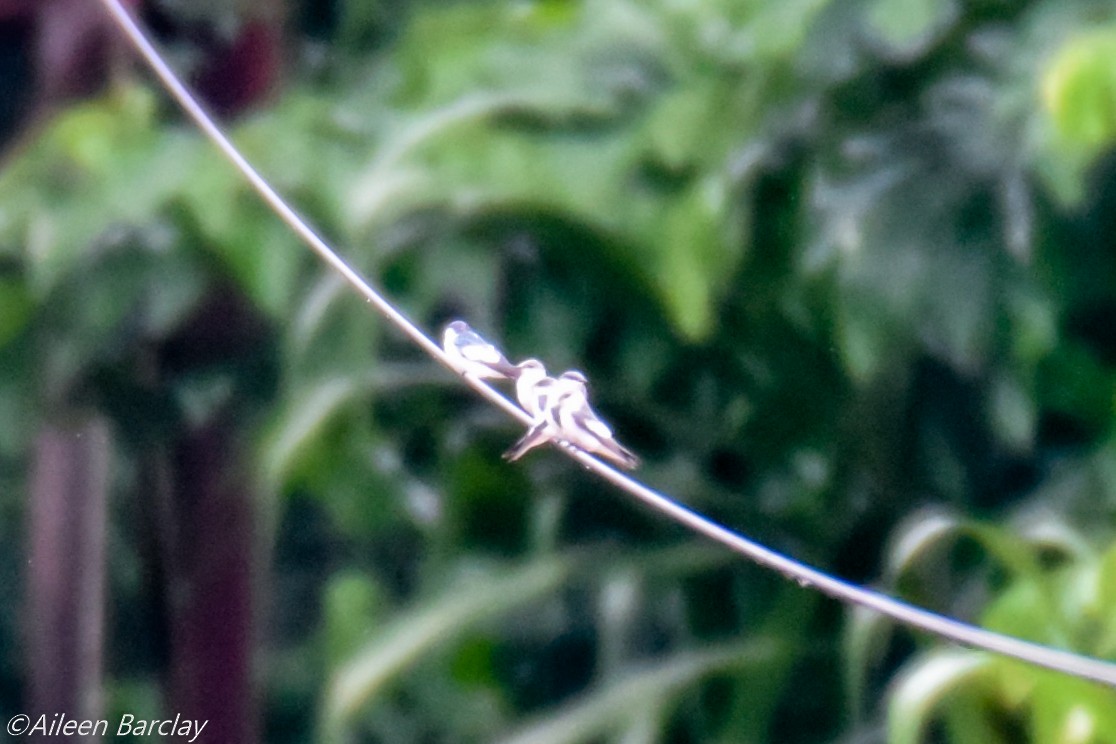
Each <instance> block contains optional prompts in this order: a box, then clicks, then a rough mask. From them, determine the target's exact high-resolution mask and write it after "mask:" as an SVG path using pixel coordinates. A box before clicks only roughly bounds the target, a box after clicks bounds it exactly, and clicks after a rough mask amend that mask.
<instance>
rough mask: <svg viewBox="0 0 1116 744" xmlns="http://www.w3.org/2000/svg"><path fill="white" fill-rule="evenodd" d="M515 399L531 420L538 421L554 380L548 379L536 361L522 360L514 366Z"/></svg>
mask: <svg viewBox="0 0 1116 744" xmlns="http://www.w3.org/2000/svg"><path fill="white" fill-rule="evenodd" d="M515 367H516V372H515V374H514V375H512V376H513V377H515V397H516V400H518V401H519V405H520V407H522V408H523V410H524V411H526V412H527V413H528V414H530V416H531V418H534V419H538V418H539V415H540V413H541V412H542V411H543V410H545V409H546V407H547V398H548V396H549V394H550V391H551V387H552V386H553V384H554V382H555V380H554V378H552V377H548V376H547V374H546V367H544V366H543V363H542V362H540V361H539V360H538V359H524V360H523V361H522V362H520V363H519V364H517V365H515Z"/></svg>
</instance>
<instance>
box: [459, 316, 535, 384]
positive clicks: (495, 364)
mask: <svg viewBox="0 0 1116 744" xmlns="http://www.w3.org/2000/svg"><path fill="white" fill-rule="evenodd" d="M442 348H443V349H444V350H445V352H446V355H447V356H448V357H449V358H450V361H451V362H453V366H454V367H456V368H457V369H458V371H460V372H462V373H463V374H466V375H472V376H473V377H477V378H480V379H482V380H507V379H512V378H514V377H515V376H516V375H518V374H519V369H518V368H517V367H516V366H515V365H514V364H512V363H511V362H509V361H508V360H507V357H505V356H504V355H503V353H502V352H501V351H500V350H499V349H497V348H496V347H495V346H493V345H492V344H490V343H489V342H487V341H485V340H484V339H483V338H481V336H480V334H478V333H477V332H476V331H474V330H473V329H472V328H470V327H469V324H468V323H466V322H465V321H463V320H455V321H453V322H452V323H450V324H449V325H447V326H446V330H445V331H444V332H443V334H442Z"/></svg>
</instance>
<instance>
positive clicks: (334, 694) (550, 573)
mask: <svg viewBox="0 0 1116 744" xmlns="http://www.w3.org/2000/svg"><path fill="white" fill-rule="evenodd" d="M572 567H573V564H572V561H571V560H570V559H568V558H555V557H550V558H545V559H540V560H538V561H535V562H533V563H528V564H527V565H525V566H523V567H521V568H517V569H514V570H512V571H506V572H484V573H483V574H482V575H477V576H472V577H466V578H464V579H463V580H460V581H456V582H453V583H452V584H451V585H450V586H449V587H447V589H446V590H445V591H444V592H443V593H442V594H440V595H438V596H435V597H431V598H429V599H427V600H426V601H424V602H422V603H420V604H419V605H418V606H416V607H413V608H410V609H408V610H406V611H404V612H403V613H402V614H401V615H399V616H398V617H396V618H395V619H394V620H393V621H392V622H391V623H390V624H389V625H387V626H386V627H384V628H383V629H382V632H380V633H379V634H378V635H377V637H376V638H375V639H374V640H372V641H371V642H370V643H369V644H367V645H366V646H365V648H364V649H362V650H361V651H360V652H358V653H357V654H356V655H355V656H354V657H353V658H351V659H350V660H349V661H348V662H347V663H345V664H344V665H343V666H342V667H341V668H340V669H338V670H337V671H336V672H335V673H334V675H333V678H332V681H331V682H330V685H329V689H328V691H327V692H326V696H325V701H324V706H325V714H324V715H325V719H324V726H325V730H326V731H327V732H332V734H334V735H339V734H340V732H341V731H342V730H343V729H344V727H345V725H346V721H347V720H348V719H349V718H350V717H351V716H352V715H353V714H354V713H355V712H356V711H357V710H359V709H360V707H361V706H363V705H365V704H366V703H367V702H368V701H369V700H371V699H372V698H374V697H375V696H376V695H377V694H379V693H380V691H381V690H382V689H383V688H384V686H385V685H387V684H388V683H389V682H390V681H391V680H392V679H393V678H394V677H395V676H396V675H398V674H400V673H401V672H403V670H405V669H407V668H408V667H409V666H411V665H412V664H414V663H415V662H416V661H417V660H418V659H419V658H421V657H422V656H424V655H425V654H428V653H430V652H431V651H433V650H435V649H437V648H442V647H444V646H445V645H446V644H447V643H449V642H450V641H452V640H453V639H455V638H458V637H460V636H461V635H462V634H463V633H464V632H466V631H467V630H469V629H470V628H473V627H475V626H476V625H477V624H478V623H480V622H482V621H484V620H488V619H490V618H494V617H499V616H500V615H503V614H505V613H507V612H509V611H511V610H513V609H515V608H517V607H520V606H522V605H524V604H527V603H530V602H533V601H536V600H538V599H539V598H541V597H543V596H545V595H547V594H549V593H551V592H553V591H554V590H556V589H558V588H559V587H560V586H561V585H562V584H563V583H564V582H565V581H566V579H567V577H568V576H569V574H570V571H571V569H572ZM330 738H333V737H330Z"/></svg>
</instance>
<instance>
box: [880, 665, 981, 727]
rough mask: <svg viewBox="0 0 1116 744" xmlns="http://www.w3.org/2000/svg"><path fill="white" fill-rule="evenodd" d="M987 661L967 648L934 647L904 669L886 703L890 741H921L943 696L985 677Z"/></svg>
mask: <svg viewBox="0 0 1116 744" xmlns="http://www.w3.org/2000/svg"><path fill="white" fill-rule="evenodd" d="M990 663H991V660H990V659H989V658H988V657H986V656H983V655H981V654H976V653H973V652H971V651H938V652H935V653H930V654H925V655H924V656H923V657H922V658H921V659H919V661H917V662H916V663H914V664H912V665H911V666H909V667H908V668H907V669H905V670H904V672H903V674H902V676H901V677H900V678H899V679H897V680H896V682H895V688H894V690H893V691H892V693H891V696H890V700H889V704H888V713H887V732H888V741H889V742H890V744H921V742H923V741H924V738H923V735H924V733H925V732H926V731H927V730H928V727H929V726H930V724H931V722H932V721H933V720H934V719H935V717H937V716H938V715H940V713H941V711H940V708H939V706H940V705H941V704H942V702H943V700H945V699H946V698H947V697H948V696H949V695H951V694H955V693H960V692H961V691H962V690H964V689H965V688H966V687H967V686H968V685H969V684H971V683H972V682H974V681H976V680H979V679H981V678H982V677H986V676H987V675H988V673H989V671H990Z"/></svg>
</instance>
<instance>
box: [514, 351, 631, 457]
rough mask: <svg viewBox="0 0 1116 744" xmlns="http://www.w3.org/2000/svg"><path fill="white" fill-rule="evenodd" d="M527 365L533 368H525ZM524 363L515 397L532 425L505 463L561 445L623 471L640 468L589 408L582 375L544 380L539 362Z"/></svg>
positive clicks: (568, 374) (566, 374) (573, 372)
mask: <svg viewBox="0 0 1116 744" xmlns="http://www.w3.org/2000/svg"><path fill="white" fill-rule="evenodd" d="M527 362H533V364H529V365H527V367H526V368H525V367H524V365H525V364H527ZM527 362H521V363H520V364H519V367H520V369H521V370H523V371H522V372H521V374H520V376H519V378H518V379H517V380H516V397H517V398H519V400H520V404H521V405H522V406H523V408H524V410H526V411H527V412H528V413H529V414H531V415H532V417H533V422H532V424H531V427H530V428H529V429H528V430H527V433H526V434H525V435H523V437H522V438H520V440H519V441H517V442H516V443H515V444H514V445H512V447H511V448H510V449H509V450H508V451H507V452H505V453H504V458H505V459H506V460H509V461H514V460H518V459H519V458H520V457H522V456H523V455H524V454H526V453H527V452H528V451H530V450H532V449H534V448H535V447H538V446H540V445H542V444H545V443H547V442H551V441H562V442H566V443H567V444H571V445H573V446H574V447H577V448H578V449H580V450H583V451H584V452H588V453H589V454H592V455H598V456H600V457H603V458H605V459H606V460H608V461H610V462H612V463H613V464H615V465H617V466H618V467H621V468H623V469H625V470H631V469H633V468H635V467H636V466H637V465H639V458H638V457H636V456H635V454H633V453H632V452H631V451H629V450H628V449H627V448H625V447H623V446H621V445H620V444H619V443H618V442H617V441H616V440H615V438H614V437H613V434H612V430H611V429H610V428H609V427H608V425H607V424H605V423H604V421H602V420H601V418H600V416H598V415H597V413H596V412H595V411H594V410H593V408H592V407H591V406H590V405H589V387H588V380H587V379H586V377H585V375H584V374H582V373H581V372H579V371H577V370H568V371H566V372H563V373H562V374H561V375H559V376H558V377H557V378H552V377H547V376H546V371H545V368H543V366H542V364H541V363H540V362H538V361H536V360H527ZM525 378H526V381H525ZM532 409H534V410H532Z"/></svg>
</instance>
